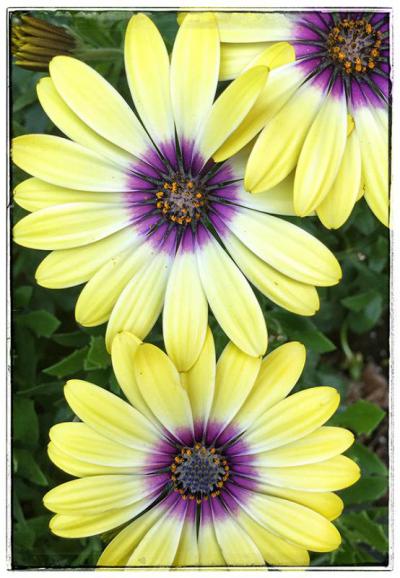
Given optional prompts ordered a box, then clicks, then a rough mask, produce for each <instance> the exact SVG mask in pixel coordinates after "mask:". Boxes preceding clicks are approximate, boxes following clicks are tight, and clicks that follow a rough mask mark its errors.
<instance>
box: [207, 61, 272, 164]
mask: <svg viewBox="0 0 400 578" xmlns="http://www.w3.org/2000/svg"><path fill="white" fill-rule="evenodd" d="M268 72H269V70H268V68H267V67H265V66H256V67H254V68H251V69H250V70H248V71H247V72H244V73H243V74H242V75H241V76H239V77H238V78H237V79H236V80H234V81H233V82H232V83H231V84H230V85H229V86H228V88H226V89H225V90H224V92H223V93H222V94H221V95H220V96H219V97H218V99H217V100H216V101H215V103H214V105H213V107H212V109H211V112H210V115H209V117H208V119H207V120H206V121H205V125H204V128H203V130H202V132H201V134H200V136H199V137H198V139H197V146H198V148H199V150H200V153H201V154H202V156H203V158H204V159H208V158H210V157H211V156H212V155H213V154H214V153H215V151H216V150H218V149H219V147H220V146H221V145H222V143H223V142H224V141H225V140H226V139H227V138H228V137H229V135H230V134H232V132H233V131H234V130H235V129H236V128H237V127H238V125H239V124H240V122H241V121H242V120H243V118H244V117H245V116H246V114H247V113H248V112H249V110H250V109H251V107H252V106H253V104H254V102H255V100H256V99H257V97H258V95H259V94H260V92H261V90H262V88H263V87H264V85H265V82H266V80H267V78H268Z"/></svg>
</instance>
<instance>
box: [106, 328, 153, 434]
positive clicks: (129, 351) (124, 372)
mask: <svg viewBox="0 0 400 578" xmlns="http://www.w3.org/2000/svg"><path fill="white" fill-rule="evenodd" d="M141 343H142V342H141V341H140V339H138V338H137V337H136V336H135V335H133V333H128V332H127V331H123V332H122V333H118V334H117V335H116V336H115V337H114V339H113V342H112V345H111V360H112V365H113V370H114V373H115V377H116V378H117V381H118V384H119V386H120V387H121V389H122V391H123V392H124V394H125V395H126V397H127V399H128V400H129V401H130V403H131V404H132V405H133V407H136V409H138V410H139V411H140V412H141V413H142V414H143V415H145V416H146V417H147V418H148V419H149V420H150V421H151V422H152V423H154V421H156V418H155V417H154V414H153V412H152V411H151V410H150V408H149V406H148V405H147V403H146V402H145V401H144V399H143V396H142V394H141V393H140V389H139V386H138V384H137V381H136V377H135V355H136V353H137V351H138V348H139V346H140V345H141Z"/></svg>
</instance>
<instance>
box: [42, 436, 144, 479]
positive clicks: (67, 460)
mask: <svg viewBox="0 0 400 578" xmlns="http://www.w3.org/2000/svg"><path fill="white" fill-rule="evenodd" d="M47 453H48V456H49V458H50V460H51V461H52V462H53V464H55V465H56V466H57V468H60V470H63V471H64V472H66V473H67V474H70V475H71V476H75V477H77V478H86V477H88V476H102V475H106V474H107V475H116V474H121V475H122V474H123V475H129V474H135V473H137V471H135V468H131V467H130V466H128V467H126V466H105V465H99V464H92V463H90V462H87V461H84V460H79V459H78V458H75V457H73V456H71V455H70V454H67V453H66V452H64V451H63V450H61V449H60V448H59V447H58V446H56V445H55V444H54V443H53V442H50V443H49V444H48V446H47Z"/></svg>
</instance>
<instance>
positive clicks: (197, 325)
mask: <svg viewBox="0 0 400 578" xmlns="http://www.w3.org/2000/svg"><path fill="white" fill-rule="evenodd" d="M207 320H208V305H207V299H206V297H205V295H204V291H203V288H202V285H201V281H200V276H199V272H198V270H197V263H196V256H195V255H194V253H193V252H192V251H185V250H182V249H180V250H179V251H178V252H177V254H176V255H175V258H174V262H173V265H172V268H171V273H170V275H169V278H168V284H167V289H166V293H165V303H164V311H163V332H164V342H165V347H166V350H167V352H168V355H169V356H170V357H171V359H172V361H173V362H174V363H175V365H176V367H177V369H178V371H188V370H189V369H190V368H191V366H192V365H193V364H194V362H195V361H196V359H197V358H198V356H199V354H200V351H201V349H202V347H203V344H204V340H205V337H206V331H207Z"/></svg>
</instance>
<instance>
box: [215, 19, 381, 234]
mask: <svg viewBox="0 0 400 578" xmlns="http://www.w3.org/2000/svg"><path fill="white" fill-rule="evenodd" d="M216 16H217V19H218V22H219V30H220V36H221V41H222V42H223V44H222V61H223V63H224V66H223V67H222V68H221V74H222V77H223V78H225V79H227V78H234V77H236V76H237V74H239V73H240V72H241V71H242V70H243V69H246V67H249V66H254V65H256V64H257V62H258V61H260V60H262V58H264V57H265V53H266V52H268V51H270V50H271V46H270V43H271V42H276V41H283V40H285V41H288V42H290V43H291V45H292V46H293V49H294V53H295V59H294V61H293V62H291V63H289V64H286V65H285V66H282V67H279V68H277V69H275V70H272V71H271V74H270V75H269V79H268V83H267V85H266V87H265V89H264V90H263V91H262V93H261V94H260V96H259V97H258V99H257V101H256V103H255V105H254V107H253V108H252V109H251V111H250V113H249V115H248V116H247V117H245V119H244V120H243V121H242V123H241V125H239V127H238V128H237V129H236V130H235V131H234V132H233V133H232V134H231V135H230V137H229V138H228V139H227V140H226V141H225V143H224V145H222V147H221V148H220V150H219V151H217V153H216V154H215V155H214V159H215V160H217V161H222V160H224V159H225V158H228V157H229V156H231V155H232V154H234V153H235V152H236V151H238V150H239V149H240V148H241V147H242V146H243V145H244V144H246V143H247V142H249V140H251V139H252V138H253V137H254V136H256V135H257V133H259V132H260V130H261V129H263V130H262V132H261V133H260V135H259V137H258V139H257V141H256V144H255V146H254V149H253V152H252V154H251V156H250V158H249V162H248V165H247V170H246V175H245V186H246V190H248V191H251V192H253V193H260V192H262V191H267V190H268V189H271V188H272V187H274V186H275V185H276V184H277V183H279V182H281V181H282V180H283V179H284V178H285V177H287V175H289V174H290V173H291V172H292V171H293V170H294V169H295V176H294V208H295V211H296V214H298V215H299V216H305V215H310V214H311V213H313V211H316V212H317V215H318V217H319V218H320V220H321V221H322V223H323V224H324V225H325V226H326V227H328V228H337V227H340V226H341V225H342V224H343V223H344V222H345V221H346V220H347V218H348V217H349V215H350V214H351V211H352V209H353V207H354V205H355V203H356V201H357V200H358V199H359V198H361V196H363V195H365V199H366V201H367V203H368V205H369V206H370V208H371V210H372V211H373V212H374V214H375V215H376V217H377V218H378V219H379V220H380V221H381V222H382V223H384V224H385V225H387V224H388V218H389V217H388V205H389V175H388V167H389V160H388V113H389V102H390V64H389V49H390V47H389V15H388V13H385V12H368V13H363V12H331V11H323V12H322V11H321V12H316V11H311V12H293V13H285V14H283V13H263V14H261V13H258V14H257V13H247V14H242V13H240V14H238V13H236V14H235V13H218V14H217V15H216ZM263 127H264V128H263Z"/></svg>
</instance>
